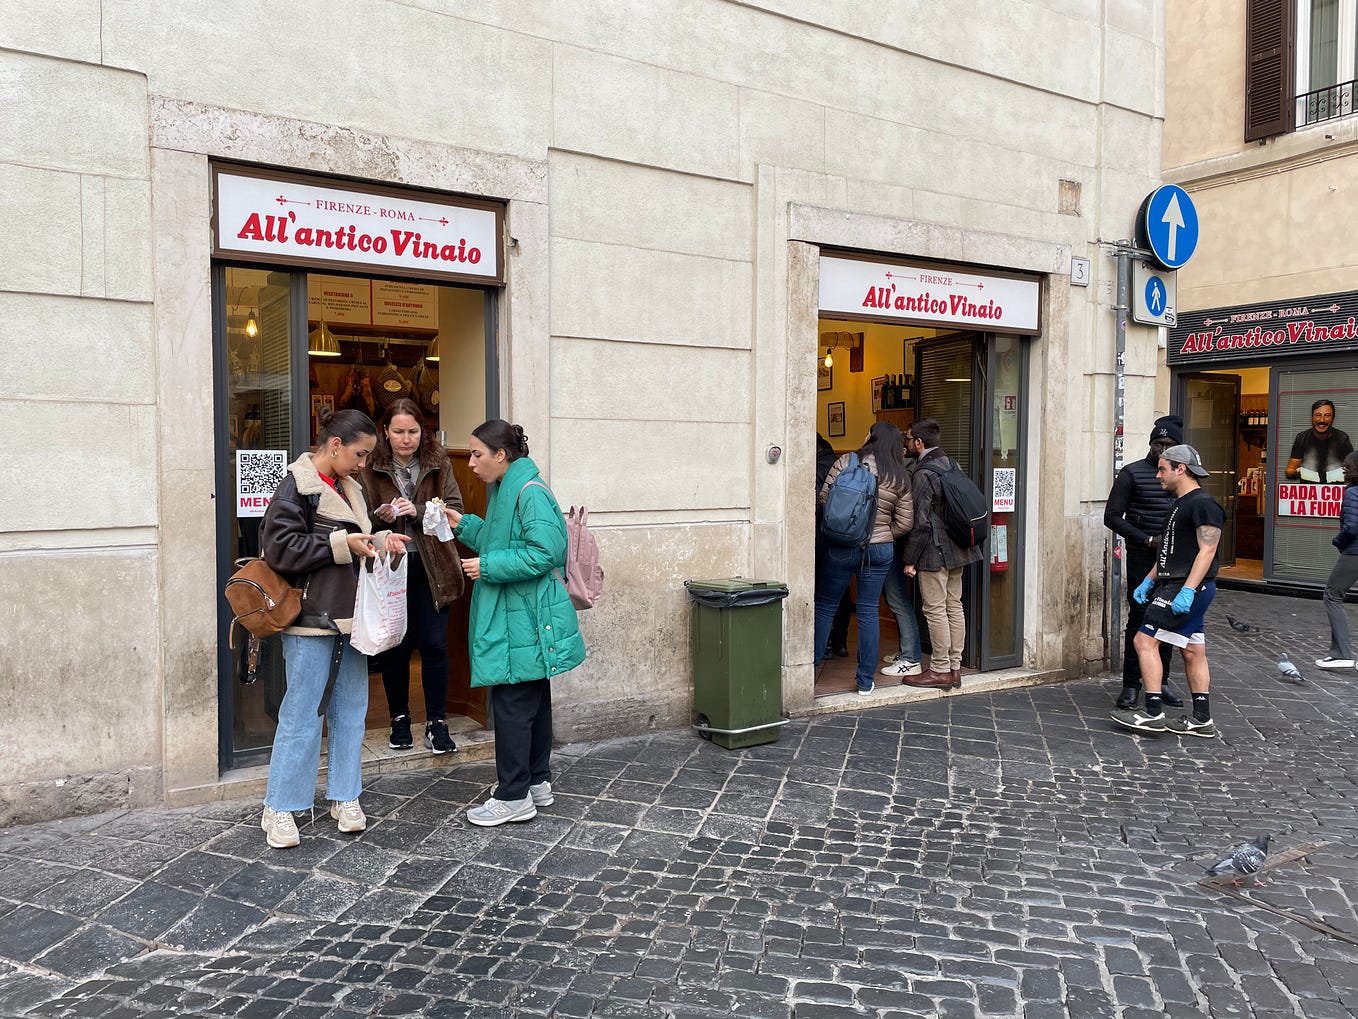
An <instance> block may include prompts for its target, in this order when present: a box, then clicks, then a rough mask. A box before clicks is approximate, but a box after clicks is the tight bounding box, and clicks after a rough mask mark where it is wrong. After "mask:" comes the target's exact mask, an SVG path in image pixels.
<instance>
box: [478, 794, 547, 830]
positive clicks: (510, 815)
mask: <svg viewBox="0 0 1358 1019" xmlns="http://www.w3.org/2000/svg"><path fill="white" fill-rule="evenodd" d="M537 816H538V808H537V807H535V806H534V805H533V797H532V796H525V797H524V798H523V799H521V800H497V799H496V798H495V797H494V796H492V797H491V798H490V799H488V800H486V802H485V803H483V804H481V806H479V807H472V809H471V810H469V811H467V820H468V821H470V822H471V823H472V824H474V825H476V826H477V827H478V828H494V827H495V826H496V825H501V824H504V823H505V822H506V821H531V820H532V819H533V818H535V817H537Z"/></svg>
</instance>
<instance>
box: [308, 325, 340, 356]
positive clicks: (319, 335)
mask: <svg viewBox="0 0 1358 1019" xmlns="http://www.w3.org/2000/svg"><path fill="white" fill-rule="evenodd" d="M307 353H308V354H310V355H311V356H312V357H339V356H340V345H339V340H337V339H335V334H334V333H332V332H331V331H330V327H329V326H328V325H326V324H325V322H324V320H322V322H321V324H320V325H318V326H317V327H316V328H315V329H313V330H311V336H310V341H309V342H308V344H307Z"/></svg>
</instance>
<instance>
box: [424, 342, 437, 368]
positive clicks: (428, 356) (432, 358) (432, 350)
mask: <svg viewBox="0 0 1358 1019" xmlns="http://www.w3.org/2000/svg"><path fill="white" fill-rule="evenodd" d="M424 359H425V360H426V361H428V362H429V363H430V364H438V363H439V338H438V337H437V336H435V337H434V338H433V339H432V340H430V341H429V349H428V350H426V351H425V352H424Z"/></svg>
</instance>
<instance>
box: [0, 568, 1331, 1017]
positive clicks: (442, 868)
mask: <svg viewBox="0 0 1358 1019" xmlns="http://www.w3.org/2000/svg"><path fill="white" fill-rule="evenodd" d="M1351 611H1352V609H1351ZM1226 612H1229V613H1231V614H1232V615H1233V616H1235V617H1237V618H1238V619H1241V620H1244V621H1247V622H1249V623H1252V624H1255V625H1257V626H1259V627H1261V628H1262V629H1261V632H1258V633H1238V632H1235V631H1233V630H1230V629H1228V628H1227V626H1226V623H1225V619H1224V614H1225V613H1226ZM1208 623H1209V626H1210V627H1211V628H1212V629H1211V630H1210V631H1209V635H1208V642H1209V643H1208V647H1209V658H1210V660H1211V663H1212V668H1213V708H1214V714H1215V716H1216V720H1217V724H1218V726H1219V728H1220V730H1221V732H1222V738H1220V739H1218V740H1215V741H1212V740H1183V739H1180V738H1177V737H1174V736H1163V737H1137V736H1132V735H1129V734H1123V733H1120V732H1116V731H1114V730H1113V728H1112V725H1111V723H1110V722H1109V721H1108V710H1109V709H1110V707H1111V705H1112V698H1113V696H1114V695H1115V693H1116V691H1117V683H1116V682H1115V681H1114V680H1113V679H1111V678H1109V677H1105V678H1103V679H1092V680H1083V681H1076V682H1070V683H1065V684H1060V685H1055V686H1044V687H1036V688H1032V689H1027V690H1013V691H1006V692H1002V693H995V694H991V695H969V696H961V697H942V698H937V699H932V700H927V701H922V702H917V703H912V704H907V705H897V706H893V707H880V708H874V707H873V706H872V702H871V701H870V700H869V701H867V702H866V703H865V706H864V709H863V710H861V711H858V712H848V713H842V714H830V715H822V716H817V717H814V718H811V719H804V720H799V721H796V722H794V723H792V724H790V725H788V726H787V727H785V728H784V730H783V735H782V739H781V741H780V742H779V743H777V744H774V745H770V746H765V747H757V748H752V749H749V750H745V751H726V750H723V749H721V748H719V747H715V746H713V745H711V744H708V743H704V742H702V741H701V740H699V739H697V738H696V737H695V736H694V735H692V734H690V733H686V732H679V733H663V734H659V735H654V736H648V737H643V738H637V739H628V740H621V741H614V742H609V743H601V744H594V745H587V746H575V747H566V748H563V749H562V750H561V752H560V753H559V754H558V755H557V757H556V759H555V761H554V764H555V768H556V779H555V782H554V786H555V792H556V803H555V805H554V806H552V807H550V808H546V809H544V810H543V811H542V812H541V813H540V815H539V817H538V818H537V819H536V820H535V821H533V822H532V823H529V824H522V825H507V826H505V827H503V828H498V829H493V830H484V829H475V828H471V827H469V826H468V825H467V824H466V822H465V820H464V819H463V817H462V814H463V812H464V810H465V809H466V807H467V806H468V805H469V804H471V803H472V802H474V801H476V800H478V799H479V798H481V797H482V796H484V794H485V791H486V788H487V786H488V785H489V784H490V783H492V782H493V767H492V766H491V765H489V764H469V765H465V766H460V767H454V768H452V769H451V770H447V769H440V770H431V771H427V772H412V773H406V774H402V775H397V776H390V777H386V778H382V779H380V780H378V781H377V782H375V783H374V785H373V786H372V787H371V788H370V789H369V790H368V791H367V792H366V793H365V795H364V798H363V805H364V808H365V809H366V810H367V812H368V815H369V818H370V827H369V829H368V831H367V833H366V834H364V835H361V836H358V837H352V836H341V835H338V834H337V833H336V832H335V830H334V825H333V822H331V821H330V820H329V818H328V816H324V815H323V814H322V812H321V811H318V812H317V820H316V823H315V824H314V825H313V824H312V823H310V821H309V819H308V822H307V823H306V824H305V826H304V827H303V828H302V845H301V846H300V847H299V848H297V849H293V850H288V851H274V850H270V849H269V848H268V847H267V846H266V845H265V842H264V838H263V835H262V833H261V831H260V829H259V824H258V818H259V815H258V804H256V803H253V802H233V803H229V804H217V805H213V806H210V807H200V808H195V809H190V810H179V811H168V812H167V811H139V812H122V813H117V814H106V815H102V816H98V817H91V818H82V819H75V820H70V821H63V822H52V823H48V824H41V825H36V826H33V827H29V828H23V829H16V830H10V831H6V832H3V833H0V1015H3V1016H89V1017H94V1016H101V1017H110V1019H111V1017H123V1016H126V1017H129V1019H131V1017H134V1016H135V1017H142V1019H149V1017H158V1016H164V1017H181V1016H205V1017H206V1016H212V1017H217V1016H222V1017H225V1016H241V1017H251V1016H260V1017H264V1016H269V1017H274V1016H287V1017H296V1019H303V1017H322V1016H324V1017H336V1019H338V1017H353V1019H357V1017H366V1016H370V1015H380V1016H430V1017H438V1016H448V1017H452V1016H486V1017H490V1016H512V1015H558V1016H567V1017H584V1016H608V1017H619V1019H621V1017H649V1016H655V1017H662V1016H675V1017H679V1016H726V1015H741V1016H752V1017H760V1016H768V1017H774V1016H795V1017H797V1019H812V1017H824V1019H829V1017H840V1016H844V1017H848V1016H882V1017H887V1016H914V1015H918V1016H933V1015H941V1016H946V1017H966V1016H973V1015H988V1016H1024V1017H1032V1019H1037V1017H1048V1016H1050V1017H1058V1016H1076V1017H1084V1016H1125V1017H1128V1019H1131V1017H1143V1016H1144V1017H1150V1016H1163V1015H1169V1016H1202V1015H1211V1016H1313V1017H1327V1016H1350V1015H1353V1014H1354V1013H1355V1012H1358V947H1355V942H1358V916H1356V915H1355V905H1354V901H1355V894H1356V893H1358V849H1355V846H1354V833H1355V829H1358V814H1356V813H1355V809H1354V807H1355V800H1356V797H1358V790H1355V785H1354V776H1355V774H1358V744H1356V743H1355V738H1354V733H1353V729H1354V722H1355V717H1356V716H1358V709H1356V708H1355V697H1354V696H1353V694H1354V689H1355V684H1358V673H1355V672H1353V671H1349V672H1345V673H1325V672H1322V671H1321V670H1319V669H1316V668H1315V667H1314V666H1313V665H1312V660H1313V659H1315V658H1316V657H1318V656H1319V655H1320V654H1322V653H1323V652H1324V651H1325V646H1326V645H1325V643H1324V640H1325V639H1327V637H1326V638H1322V633H1323V631H1324V615H1323V611H1322V609H1321V605H1320V602H1318V601H1299V600H1290V599H1281V598H1274V597H1265V596H1261V595H1247V594H1238V593H1233V592H1223V593H1222V595H1221V596H1220V598H1219V599H1218V601H1217V604H1216V606H1215V607H1214V608H1213V610H1212V612H1211V614H1210V615H1209V617H1208ZM1282 650H1286V651H1288V652H1289V653H1290V656H1291V658H1292V660H1293V661H1294V662H1296V663H1297V664H1298V665H1299V666H1300V667H1301V670H1302V672H1303V673H1304V674H1305V675H1306V678H1307V682H1306V683H1305V684H1304V685H1301V686H1292V685H1286V684H1284V683H1282V682H1280V681H1279V673H1278V671H1277V669H1276V665H1275V663H1276V661H1277V658H1278V653H1279V652H1280V651H1282ZM1175 677H1176V680H1178V682H1177V683H1176V685H1177V686H1178V688H1179V689H1181V690H1182V689H1183V684H1182V682H1181V678H1182V668H1181V666H1180V664H1179V663H1178V662H1177V661H1176V666H1175ZM299 822H300V818H299ZM1262 832H1269V833H1271V834H1272V835H1273V838H1274V842H1273V846H1272V851H1273V852H1275V853H1276V852H1282V851H1285V850H1287V849H1289V848H1293V847H1296V846H1299V845H1303V844H1306V843H1315V842H1328V843H1329V845H1328V846H1326V847H1324V848H1323V849H1320V850H1318V851H1317V852H1315V853H1314V854H1313V855H1312V856H1310V857H1309V859H1307V860H1303V861H1299V862H1296V863H1293V864H1290V865H1287V866H1284V867H1282V868H1280V869H1278V870H1276V871H1274V872H1273V873H1272V874H1271V875H1270V876H1269V877H1270V880H1269V883H1268V884H1267V885H1266V886H1265V887H1261V888H1255V887H1245V888H1242V891H1243V892H1244V894H1246V895H1248V896H1250V897H1252V898H1254V899H1257V900H1258V903H1262V904H1267V905H1271V906H1273V907H1277V908H1280V909H1284V910H1287V911H1290V912H1291V913H1294V914H1298V915H1300V916H1302V917H1305V918H1307V919H1309V920H1311V921H1317V922H1318V923H1319V925H1329V926H1330V927H1332V928H1337V929H1338V930H1337V932H1326V931H1322V930H1317V929H1314V928H1313V927H1310V926H1306V925H1303V924H1302V923H1299V922H1296V921H1294V920H1291V919H1286V918H1283V917H1281V916H1279V915H1278V914H1277V913H1276V912H1273V911H1271V910H1270V909H1268V908H1266V907H1265V905H1261V904H1257V903H1256V904H1252V903H1247V902H1244V901H1241V900H1240V899H1238V898H1234V897H1231V896H1228V895H1224V894H1222V893H1221V892H1218V891H1214V890H1209V889H1205V888H1203V887H1200V886H1199V885H1198V883H1197V882H1198V879H1199V878H1200V877H1201V876H1202V874H1203V869H1204V868H1205V867H1206V866H1208V865H1210V864H1211V863H1213V862H1215V861H1216V860H1217V859H1219V858H1220V857H1221V856H1222V855H1223V851H1224V850H1227V849H1229V848H1230V847H1231V846H1233V845H1235V844H1236V843H1238V842H1240V841H1243V840H1244V839H1247V838H1253V837H1254V836H1255V835H1257V834H1260V833H1262ZM1341 935H1342V936H1341ZM1345 938H1348V939H1351V940H1345Z"/></svg>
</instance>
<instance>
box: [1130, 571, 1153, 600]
mask: <svg viewBox="0 0 1358 1019" xmlns="http://www.w3.org/2000/svg"><path fill="white" fill-rule="evenodd" d="M1154 586H1155V581H1153V580H1151V578H1150V577H1147V578H1146V579H1145V580H1143V581H1142V582H1141V583H1139V584H1137V585H1136V590H1135V591H1133V592H1132V601H1134V602H1136V603H1137V604H1138V605H1145V604H1146V602H1148V601H1150V597H1151V588H1152V587H1154Z"/></svg>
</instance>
